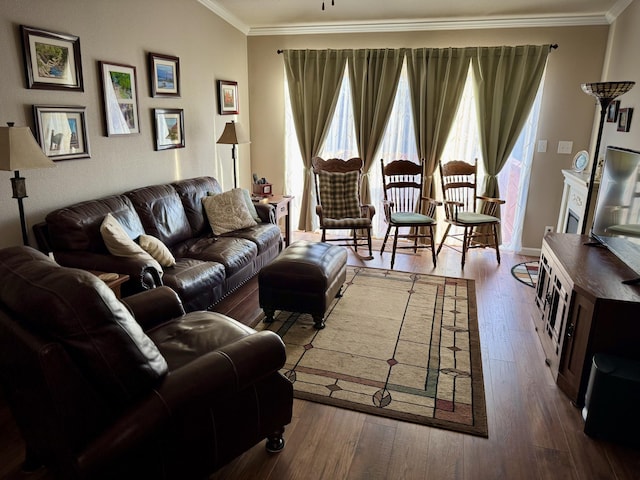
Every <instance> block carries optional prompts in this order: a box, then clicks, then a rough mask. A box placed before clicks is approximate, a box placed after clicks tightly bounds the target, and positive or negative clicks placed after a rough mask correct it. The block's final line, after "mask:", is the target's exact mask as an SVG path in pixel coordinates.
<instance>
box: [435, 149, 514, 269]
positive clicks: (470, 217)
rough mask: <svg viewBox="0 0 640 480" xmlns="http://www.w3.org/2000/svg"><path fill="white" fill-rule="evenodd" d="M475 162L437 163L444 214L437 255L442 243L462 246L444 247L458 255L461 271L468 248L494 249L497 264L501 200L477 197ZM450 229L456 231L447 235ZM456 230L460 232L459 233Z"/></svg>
mask: <svg viewBox="0 0 640 480" xmlns="http://www.w3.org/2000/svg"><path fill="white" fill-rule="evenodd" d="M477 167H478V162H477V160H476V161H475V163H473V164H471V163H467V162H464V161H462V160H452V161H450V162H447V163H442V162H440V179H441V181H442V194H443V196H444V211H445V221H446V222H447V224H448V225H447V229H446V230H445V232H444V236H443V237H442V241H441V242H440V245H439V246H438V252H437V253H440V250H442V246H443V245H445V240H446V239H447V238H451V239H453V240H456V241H459V242H461V243H462V249H461V250H458V249H457V248H456V247H454V246H451V245H447V246H449V247H451V248H453V249H455V250H458V251H461V253H462V268H464V263H465V259H466V254H467V251H468V250H469V249H470V248H487V247H489V248H494V249H495V250H496V257H497V259H498V264H500V247H499V245H498V226H499V225H500V219H499V218H498V216H497V213H498V209H499V208H500V205H502V204H504V203H505V202H504V200H500V199H499V198H490V197H485V196H481V195H477ZM451 227H456V228H457V229H458V230H457V231H456V232H455V233H449V231H450V230H451ZM460 229H462V232H461V233H460Z"/></svg>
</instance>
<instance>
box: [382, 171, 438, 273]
mask: <svg viewBox="0 0 640 480" xmlns="http://www.w3.org/2000/svg"><path fill="white" fill-rule="evenodd" d="M380 167H381V169H382V187H383V188H382V191H383V193H384V201H383V207H384V216H385V220H386V221H387V225H388V226H387V232H386V234H385V236H384V241H383V242H382V248H381V249H380V255H382V254H383V253H384V249H385V247H386V245H387V240H388V238H389V234H390V233H391V229H392V228H395V234H394V236H393V250H392V253H391V268H393V265H394V263H395V259H396V251H397V250H401V249H412V250H413V253H417V252H418V249H419V248H426V249H431V258H432V260H433V266H434V267H435V266H436V249H435V245H434V227H435V225H436V221H435V215H436V207H437V206H438V205H442V203H441V202H438V201H437V200H434V199H432V198H428V197H424V196H423V195H422V178H423V172H424V162H420V163H419V164H417V163H414V162H411V161H409V160H394V161H392V162H390V163H389V164H388V165H385V164H384V160H383V159H380ZM401 228H404V229H408V232H406V233H400V229H401ZM398 238H405V239H409V240H413V244H411V245H402V244H401V245H398ZM419 241H421V243H418V242H419Z"/></svg>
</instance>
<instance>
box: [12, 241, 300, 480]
mask: <svg viewBox="0 0 640 480" xmlns="http://www.w3.org/2000/svg"><path fill="white" fill-rule="evenodd" d="M125 303H126V305H125ZM285 358H286V354H285V347H284V344H283V343H282V340H281V339H280V337H278V336H277V335H276V334H274V333H272V332H268V331H264V332H256V331H255V330H253V329H251V328H249V327H247V326H245V325H243V324H241V323H239V322H237V321H235V320H233V319H231V318H229V317H226V316H224V315H221V314H218V313H213V312H207V311H197V312H190V313H188V314H185V313H184V309H183V307H182V304H181V303H180V300H179V298H178V296H177V295H176V294H175V292H174V291H173V290H171V289H170V288H168V287H159V288H155V289H152V290H148V291H145V292H142V293H139V294H136V295H133V296H130V297H127V298H125V299H124V300H123V301H120V300H118V299H117V298H116V297H115V295H114V293H113V292H112V291H111V290H110V289H109V288H108V287H107V285H106V284H105V283H104V282H102V281H101V280H99V279H98V278H97V277H95V276H94V275H92V274H91V273H89V272H86V271H83V270H77V269H71V268H64V267H61V266H59V265H58V264H56V263H55V262H54V261H53V260H51V259H50V258H49V257H47V256H46V255H44V254H42V253H40V252H38V251H36V250H34V249H31V248H29V247H10V248H6V249H3V250H0V382H1V384H2V386H3V387H4V390H5V397H6V398H7V401H8V402H9V404H10V407H11V410H12V412H13V415H14V418H15V420H16V423H17V424H18V427H19V428H20V431H21V434H22V436H23V438H24V441H25V445H26V461H27V462H28V463H29V464H30V465H34V464H38V463H40V464H44V465H47V466H48V467H49V469H50V470H51V472H53V474H54V475H55V476H56V477H59V478H64V479H71V478H90V479H94V478H111V479H113V478H123V479H125V478H180V479H185V478H205V477H206V476H207V475H209V474H210V473H212V472H213V471H215V470H216V469H218V468H219V467H221V466H222V465H224V464H225V463H227V462H229V461H230V460H231V459H233V458H234V457H236V456H238V455H239V454H241V453H242V452H244V451H245V450H247V449H249V448H251V447H252V446H253V445H255V444H256V443H258V442H259V441H261V440H262V439H265V438H266V439H267V442H266V445H267V450H268V451H274V452H275V451H279V450H280V449H282V448H283V446H284V440H283V437H282V434H283V431H284V426H285V425H286V424H288V423H289V422H290V421H291V414H292V403H293V389H292V385H291V383H290V382H289V381H288V380H287V379H285V378H284V377H283V376H282V375H281V374H280V373H279V372H278V370H279V369H280V368H281V367H282V366H283V365H284V362H285Z"/></svg>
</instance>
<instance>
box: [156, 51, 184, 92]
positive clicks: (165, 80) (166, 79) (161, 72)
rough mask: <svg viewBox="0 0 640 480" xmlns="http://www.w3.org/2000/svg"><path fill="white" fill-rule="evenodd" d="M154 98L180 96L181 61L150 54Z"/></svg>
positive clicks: (167, 56)
mask: <svg viewBox="0 0 640 480" xmlns="http://www.w3.org/2000/svg"><path fill="white" fill-rule="evenodd" d="M149 71H150V75H151V96H152V97H179V96H180V59H179V58H178V57H171V56H169V55H162V54H160V53H149Z"/></svg>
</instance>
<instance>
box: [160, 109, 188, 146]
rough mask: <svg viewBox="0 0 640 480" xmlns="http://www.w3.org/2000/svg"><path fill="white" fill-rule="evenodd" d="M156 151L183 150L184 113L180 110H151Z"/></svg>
mask: <svg viewBox="0 0 640 480" xmlns="http://www.w3.org/2000/svg"><path fill="white" fill-rule="evenodd" d="M153 117H154V119H155V121H154V124H155V132H156V150H167V149H169V148H184V111H183V110H182V109H180V108H155V109H154V110H153Z"/></svg>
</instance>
